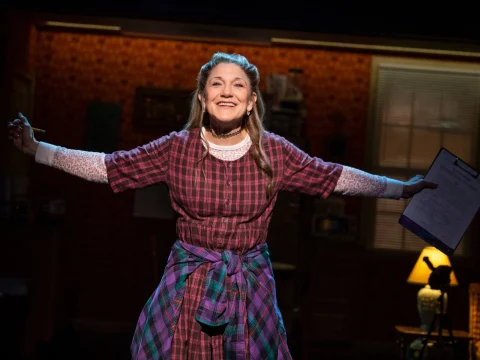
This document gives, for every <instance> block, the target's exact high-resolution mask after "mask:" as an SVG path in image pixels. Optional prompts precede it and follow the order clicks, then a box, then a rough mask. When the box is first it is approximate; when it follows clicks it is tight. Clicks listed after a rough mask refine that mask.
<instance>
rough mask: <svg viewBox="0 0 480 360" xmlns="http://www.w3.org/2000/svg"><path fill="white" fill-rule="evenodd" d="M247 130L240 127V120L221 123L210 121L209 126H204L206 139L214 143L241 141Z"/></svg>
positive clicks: (228, 143) (232, 143)
mask: <svg viewBox="0 0 480 360" xmlns="http://www.w3.org/2000/svg"><path fill="white" fill-rule="evenodd" d="M246 135H247V131H246V130H245V129H244V128H243V127H242V125H241V123H240V122H237V123H235V124H222V123H216V122H213V121H212V122H211V123H210V126H209V127H206V131H205V137H206V139H207V140H208V141H209V142H211V143H213V144H216V145H223V146H225V145H235V144H238V143H239V142H241V141H242V140H243V139H244V138H245V136H246Z"/></svg>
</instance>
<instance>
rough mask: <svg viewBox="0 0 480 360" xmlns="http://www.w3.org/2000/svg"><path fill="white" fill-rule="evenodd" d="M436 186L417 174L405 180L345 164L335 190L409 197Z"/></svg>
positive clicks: (383, 196)
mask: <svg viewBox="0 0 480 360" xmlns="http://www.w3.org/2000/svg"><path fill="white" fill-rule="evenodd" d="M436 187H437V185H436V184H434V183H431V182H428V181H425V180H423V176H421V175H416V176H414V177H413V178H411V179H410V180H408V181H406V182H403V181H399V180H395V179H392V178H389V177H386V176H381V175H374V174H370V173H368V172H365V171H362V170H359V169H356V168H352V167H349V166H345V165H344V166H343V171H342V174H341V175H340V177H339V179H338V182H337V184H336V186H335V189H334V192H335V193H336V194H341V195H357V196H371V197H377V198H389V199H400V198H404V199H408V198H410V197H412V196H413V195H415V194H416V193H418V192H420V191H421V190H423V189H435V188H436Z"/></svg>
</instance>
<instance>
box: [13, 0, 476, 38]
mask: <svg viewBox="0 0 480 360" xmlns="http://www.w3.org/2000/svg"><path fill="white" fill-rule="evenodd" d="M57 1H58V3H57V2H54V1H53V0H43V1H33V0H30V1H21V0H19V1H12V0H7V3H8V4H9V6H12V7H16V8H21V9H26V10H32V11H42V12H49V13H56V14H78V15H87V16H102V17H113V18H131V19H147V20H160V21H175V22H194V23H201V24H210V25H212V24H214V25H228V26H234V27H236V26H241V27H253V28H264V29H281V30H292V31H306V32H314V33H325V34H344V35H345V34H349V35H359V36H363V35H367V36H383V37H385V36H388V37H395V38H414V39H435V40H449V41H458V42H469V43H480V26H479V25H478V24H479V23H480V20H479V14H478V12H477V10H474V9H473V7H474V6H473V5H472V4H475V2H473V1H472V3H466V2H465V4H463V3H462V2H459V1H457V2H447V3H445V4H443V5H441V4H440V2H437V4H435V5H429V6H427V5H422V6H420V5H416V4H414V3H413V2H411V3H410V4H409V3H408V2H388V1H384V2H380V3H377V4H375V5H374V4H369V3H368V2H365V1H363V2H362V1H344V2H338V1H337V2H334V1H330V2H325V3H322V2H319V1H316V2H315V1H311V2H310V3H308V2H306V1H302V0H293V1H290V2H288V1H286V2H285V3H284V4H282V3H280V1H279V2H276V3H274V4H271V2H265V1H264V2H262V1H258V0H257V1H252V0H248V1H234V2H227V1H218V2H216V3H210V2H206V1H202V0H200V1H198V2H195V3H193V4H187V3H185V2H183V3H182V2H179V1H161V0H157V1H154V0H149V1H146V0H139V1H135V2H129V3H128V2H121V3H116V4H114V2H113V1H109V0H96V1H93V0H83V1H75V0H71V1H69V2H67V1H64V2H61V0H57ZM417 3H418V4H420V3H421V2H420V1H417ZM5 4H6V3H5V2H4V5H5Z"/></svg>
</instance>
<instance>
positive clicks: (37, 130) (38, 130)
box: [31, 126, 46, 134]
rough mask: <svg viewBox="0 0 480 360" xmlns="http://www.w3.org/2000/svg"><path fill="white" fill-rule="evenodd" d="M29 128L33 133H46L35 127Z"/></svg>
mask: <svg viewBox="0 0 480 360" xmlns="http://www.w3.org/2000/svg"><path fill="white" fill-rule="evenodd" d="M31 128H32V130H33V131H35V132H38V133H40V134H45V133H46V131H45V130H43V129H39V128H36V127H33V126H32V127H31Z"/></svg>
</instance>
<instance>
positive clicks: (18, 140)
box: [7, 113, 38, 156]
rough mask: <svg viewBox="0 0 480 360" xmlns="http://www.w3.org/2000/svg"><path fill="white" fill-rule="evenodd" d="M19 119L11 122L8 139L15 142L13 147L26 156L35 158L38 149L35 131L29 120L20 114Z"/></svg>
mask: <svg viewBox="0 0 480 360" xmlns="http://www.w3.org/2000/svg"><path fill="white" fill-rule="evenodd" d="M18 117H19V118H18V119H15V120H13V121H12V122H9V123H8V125H7V127H8V138H9V139H11V140H13V145H15V147H16V148H17V149H19V150H20V151H22V152H23V153H25V154H28V155H32V156H35V154H36V153H37V148H38V141H37V140H35V137H34V136H33V130H32V127H31V126H30V123H29V122H28V120H27V118H26V117H25V116H23V115H22V113H19V114H18Z"/></svg>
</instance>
